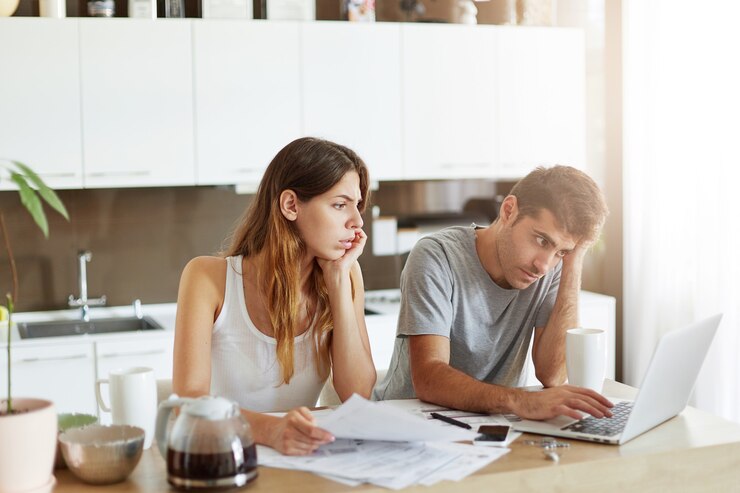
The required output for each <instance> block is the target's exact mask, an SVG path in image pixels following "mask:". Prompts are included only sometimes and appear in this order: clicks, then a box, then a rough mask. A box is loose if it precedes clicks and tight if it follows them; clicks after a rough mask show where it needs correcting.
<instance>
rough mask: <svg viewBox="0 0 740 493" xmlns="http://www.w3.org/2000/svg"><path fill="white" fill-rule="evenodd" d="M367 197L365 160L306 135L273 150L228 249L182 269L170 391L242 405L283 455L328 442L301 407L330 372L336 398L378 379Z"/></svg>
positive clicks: (366, 389) (262, 438)
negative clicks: (366, 267) (367, 293)
mask: <svg viewBox="0 0 740 493" xmlns="http://www.w3.org/2000/svg"><path fill="white" fill-rule="evenodd" d="M367 196H368V173H367V167H366V166H365V164H364V163H363V161H362V160H361V159H360V158H359V157H358V156H357V154H355V153H354V152H353V151H351V150H350V149H348V148H346V147H343V146H340V145H337V144H334V143H332V142H328V141H325V140H320V139H314V138H302V139H298V140H295V141H293V142H291V143H290V144H288V145H287V146H285V147H284V148H283V149H282V150H281V151H280V152H279V153H278V154H277V155H276V156H275V158H274V159H273V160H272V162H271V163H270V165H269V166H268V167H267V170H266V171H265V174H264V177H263V178H262V182H261V183H260V186H259V189H258V190H257V196H256V197H255V198H254V201H253V202H252V204H251V206H250V207H249V208H248V209H247V212H246V215H245V217H244V220H243V221H242V222H241V224H240V225H239V226H238V227H237V228H236V230H235V232H234V233H233V235H232V237H231V246H230V247H229V248H228V250H227V251H226V254H225V258H224V257H198V258H195V259H193V260H191V261H190V262H189V263H188V265H187V266H186V267H185V269H184V271H183V274H182V278H181V280H180V289H179V293H178V298H177V320H176V332H175V356H174V375H173V390H174V391H175V392H176V393H177V394H179V395H181V396H200V395H206V394H212V395H219V396H223V397H226V398H229V399H232V400H234V401H236V402H238V403H239V404H240V406H241V407H242V408H243V411H242V412H243V413H244V415H245V416H246V418H247V419H248V420H249V422H250V424H251V426H252V431H253V433H254V436H255V440H256V441H257V443H261V444H265V445H269V446H271V447H273V448H275V449H276V450H278V451H280V452H282V453H284V454H291V455H299V454H308V453H311V452H312V451H314V450H315V449H316V448H317V447H318V446H320V445H321V444H324V443H328V442H330V441H332V440H333V439H334V438H333V437H332V436H331V434H330V433H328V432H327V431H325V430H322V429H320V428H318V427H317V426H316V425H315V422H314V419H313V418H312V416H311V413H310V412H309V411H308V409H307V408H306V407H305V406H311V405H314V403H315V402H316V400H317V398H318V395H319V393H320V392H321V388H322V386H323V385H324V382H325V381H326V379H327V377H328V376H329V374H330V373H331V375H332V379H333V383H334V388H335V389H336V391H337V394H338V395H339V397H340V399H342V400H345V399H347V398H349V397H350V396H351V395H352V394H353V393H358V394H360V395H362V396H364V397H369V395H370V392H371V390H372V387H373V385H374V384H375V378H376V374H375V367H374V365H373V361H372V356H371V354H370V343H369V340H368V336H367V331H366V328H365V319H364V306H363V305H364V287H363V282H362V274H361V272H360V267H359V265H358V263H357V258H358V257H359V256H360V254H361V253H362V250H363V248H364V246H365V242H366V240H367V236H366V235H365V233H364V232H363V231H362V229H361V228H362V224H363V223H362V218H361V216H360V213H361V212H362V211H363V210H364V208H365V204H366V201H367ZM287 409H292V410H291V411H290V412H288V413H287V415H285V416H284V417H282V418H278V417H275V416H267V415H264V414H260V413H261V412H268V411H283V410H287Z"/></svg>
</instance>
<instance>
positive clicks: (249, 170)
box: [234, 168, 264, 173]
mask: <svg viewBox="0 0 740 493" xmlns="http://www.w3.org/2000/svg"><path fill="white" fill-rule="evenodd" d="M234 171H236V172H237V173H262V172H264V169H263V168H234Z"/></svg>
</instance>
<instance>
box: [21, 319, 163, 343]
mask: <svg viewBox="0 0 740 493" xmlns="http://www.w3.org/2000/svg"><path fill="white" fill-rule="evenodd" d="M143 330H164V328H163V327H162V326H161V325H159V324H158V323H157V322H155V321H154V320H153V319H152V318H150V317H143V318H136V317H129V318H125V317H123V318H101V319H98V320H90V321H89V322H84V321H82V320H54V321H51V322H21V323H19V324H18V333H19V334H20V336H21V339H34V338H37V337H60V336H72V335H82V334H109V333H112V332H135V331H143Z"/></svg>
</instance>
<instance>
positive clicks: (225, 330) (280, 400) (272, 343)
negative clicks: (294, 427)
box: [210, 255, 324, 412]
mask: <svg viewBox="0 0 740 493" xmlns="http://www.w3.org/2000/svg"><path fill="white" fill-rule="evenodd" d="M241 270H242V256H241V255H239V256H237V257H228V258H227V259H226V292H225V294H224V304H223V307H222V308H221V313H220V314H219V315H218V318H217V319H216V322H215V323H214V324H213V334H212V337H211V392H210V393H211V395H217V396H220V397H225V398H227V399H230V400H233V401H235V402H237V403H239V405H240V406H241V407H242V408H244V409H249V410H250V411H257V412H273V411H287V410H289V409H292V408H294V407H298V406H308V407H311V406H315V405H316V401H317V400H318V397H319V393H320V392H321V388H322V387H323V385H324V379H321V378H319V375H318V373H317V372H316V359H315V357H314V352H313V348H312V346H313V344H314V338H313V336H312V333H311V330H307V331H305V332H304V333H303V334H301V335H299V336H298V337H296V338H295V340H294V348H293V354H294V356H293V358H294V368H295V371H294V373H293V377H292V378H291V379H290V383H289V384H287V385H286V384H285V383H283V381H282V378H281V374H282V372H281V369H280V363H279V362H278V360H277V356H276V352H275V349H276V347H277V341H276V340H275V339H274V338H273V337H269V336H266V335H265V334H263V333H262V332H260V331H259V330H257V327H256V326H255V325H254V323H252V320H251V319H250V318H249V313H247V305H246V302H245V300H244V294H243V293H244V289H243V288H242V271H241Z"/></svg>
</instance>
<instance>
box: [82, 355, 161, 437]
mask: <svg viewBox="0 0 740 493" xmlns="http://www.w3.org/2000/svg"><path fill="white" fill-rule="evenodd" d="M103 384H108V386H109V388H108V390H109V395H110V407H109V406H107V405H106V404H105V402H104V401H103V396H102V393H101V391H100V387H101V386H102V385H103ZM95 395H96V397H97V399H98V405H99V406H100V409H102V410H103V411H105V412H109V413H111V421H112V422H113V424H114V425H132V426H138V427H139V428H142V429H143V430H144V433H145V436H144V448H145V449H146V448H149V447H151V445H152V440H153V439H154V425H155V421H156V419H157V380H156V379H155V378H154V370H152V369H151V368H146V367H136V368H126V369H119V370H115V371H112V372H110V374H109V376H108V378H101V379H100V380H98V381H97V382H95Z"/></svg>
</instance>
